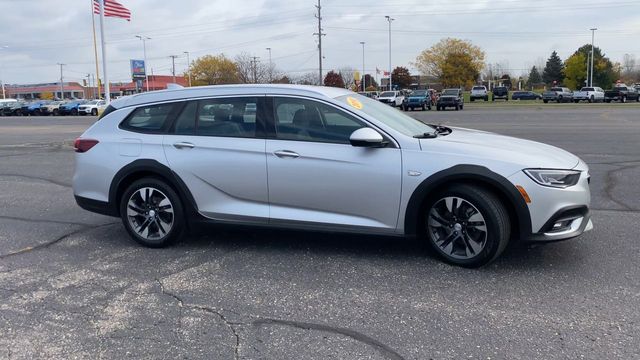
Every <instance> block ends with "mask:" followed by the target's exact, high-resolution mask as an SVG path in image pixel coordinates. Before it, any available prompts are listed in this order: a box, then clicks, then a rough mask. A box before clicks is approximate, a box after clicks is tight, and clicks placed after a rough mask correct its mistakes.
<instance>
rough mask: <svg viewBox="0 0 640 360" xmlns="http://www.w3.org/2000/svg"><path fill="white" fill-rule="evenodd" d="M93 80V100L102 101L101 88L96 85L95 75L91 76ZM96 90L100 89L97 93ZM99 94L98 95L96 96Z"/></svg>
mask: <svg viewBox="0 0 640 360" xmlns="http://www.w3.org/2000/svg"><path fill="white" fill-rule="evenodd" d="M91 80H92V82H93V87H92V88H93V98H94V99H96V100H100V88H98V86H99V84H96V77H95V75H91ZM96 88H97V89H98V91H96ZM96 92H97V94H96Z"/></svg>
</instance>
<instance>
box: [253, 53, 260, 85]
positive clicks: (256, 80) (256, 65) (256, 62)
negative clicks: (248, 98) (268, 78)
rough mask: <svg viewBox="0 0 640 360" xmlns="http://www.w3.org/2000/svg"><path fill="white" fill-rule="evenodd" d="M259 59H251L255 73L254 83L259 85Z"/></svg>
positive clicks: (255, 57)
mask: <svg viewBox="0 0 640 360" xmlns="http://www.w3.org/2000/svg"><path fill="white" fill-rule="evenodd" d="M258 59H260V58H259V57H257V56H252V57H251V65H252V66H251V67H252V71H253V83H254V84H257V83H258Z"/></svg>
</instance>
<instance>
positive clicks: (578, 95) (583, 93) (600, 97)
mask: <svg viewBox="0 0 640 360" xmlns="http://www.w3.org/2000/svg"><path fill="white" fill-rule="evenodd" d="M580 100H584V101H587V102H590V103H592V102H603V101H604V90H602V89H601V88H599V87H596V86H594V87H583V88H582V89H580V91H574V92H573V102H575V103H578V102H580Z"/></svg>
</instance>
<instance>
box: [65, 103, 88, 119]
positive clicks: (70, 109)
mask: <svg viewBox="0 0 640 360" xmlns="http://www.w3.org/2000/svg"><path fill="white" fill-rule="evenodd" d="M86 102H87V101H86V100H73V101H69V102H68V103H66V104H62V105H60V107H59V108H58V115H73V116H77V115H78V109H79V108H80V105H82V104H84V103H86Z"/></svg>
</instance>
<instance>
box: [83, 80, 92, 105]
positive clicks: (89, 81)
mask: <svg viewBox="0 0 640 360" xmlns="http://www.w3.org/2000/svg"><path fill="white" fill-rule="evenodd" d="M87 86H88V87H89V89H91V74H87ZM85 90H86V89H85ZM87 95H89V92H88V91H87V92H85V96H84V98H85V99H86V98H87V97H88V96H87ZM91 95H93V94H91Z"/></svg>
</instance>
